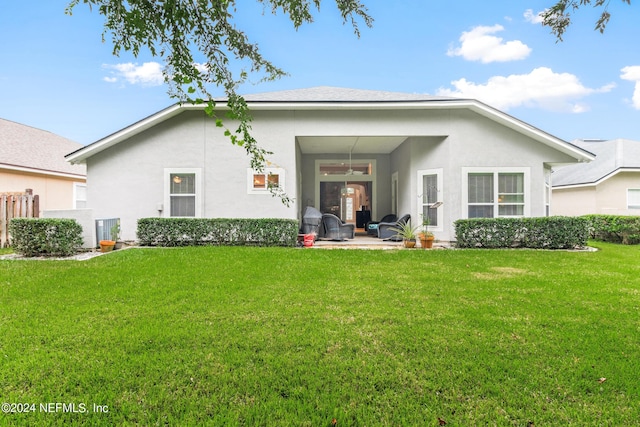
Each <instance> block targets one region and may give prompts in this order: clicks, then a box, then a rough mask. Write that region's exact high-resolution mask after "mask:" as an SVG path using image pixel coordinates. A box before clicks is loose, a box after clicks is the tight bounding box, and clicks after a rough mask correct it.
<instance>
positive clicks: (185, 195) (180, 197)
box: [164, 168, 202, 218]
mask: <svg viewBox="0 0 640 427" xmlns="http://www.w3.org/2000/svg"><path fill="white" fill-rule="evenodd" d="M200 175H201V172H200V169H199V168H176V169H165V170H164V182H165V184H164V185H165V202H164V215H165V217H187V218H188V217H196V218H197V217H200V216H201V204H202V202H201V197H200V194H201V191H202V189H201V186H202V185H201V177H200Z"/></svg>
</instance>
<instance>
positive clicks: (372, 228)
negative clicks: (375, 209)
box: [365, 214, 398, 236]
mask: <svg viewBox="0 0 640 427" xmlns="http://www.w3.org/2000/svg"><path fill="white" fill-rule="evenodd" d="M397 220H398V217H397V216H395V214H389V215H385V216H383V217H382V219H381V220H380V221H369V222H367V225H366V228H365V229H366V230H367V234H370V235H372V236H377V235H378V224H380V223H381V222H396V221H397Z"/></svg>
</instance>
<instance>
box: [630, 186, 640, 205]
mask: <svg viewBox="0 0 640 427" xmlns="http://www.w3.org/2000/svg"><path fill="white" fill-rule="evenodd" d="M631 192H637V193H638V196H637V197H636V199H637V200H638V201H639V202H640V188H627V209H628V210H635V209H640V203H638V204H635V203H634V204H631V201H632V200H631Z"/></svg>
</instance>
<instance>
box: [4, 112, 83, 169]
mask: <svg viewBox="0 0 640 427" xmlns="http://www.w3.org/2000/svg"><path fill="white" fill-rule="evenodd" d="M79 148H82V144H78V143H77V142H73V141H71V140H69V139H66V138H63V137H61V136H59V135H56V134H54V133H51V132H47V131H44V130H40V129H36V128H33V127H30V126H26V125H22V124H20V123H16V122H12V121H9V120H4V119H0V166H2V165H8V166H18V167H23V168H29V169H34V170H37V171H39V172H42V173H47V172H57V173H65V174H74V175H80V176H85V175H86V166H85V165H71V164H69V163H68V162H67V161H66V160H65V158H64V156H65V155H66V154H68V153H70V152H72V151H75V150H78V149H79Z"/></svg>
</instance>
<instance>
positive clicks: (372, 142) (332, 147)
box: [297, 136, 408, 154]
mask: <svg viewBox="0 0 640 427" xmlns="http://www.w3.org/2000/svg"><path fill="white" fill-rule="evenodd" d="M407 138H408V137H407V136H299V137H298V138H297V140H298V143H299V144H300V150H301V151H302V153H303V154H323V153H348V152H349V150H353V151H352V153H353V154H389V153H391V152H392V151H393V150H395V149H396V148H398V147H399V146H400V144H402V143H403V142H404V141H405V140H406V139H407Z"/></svg>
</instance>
